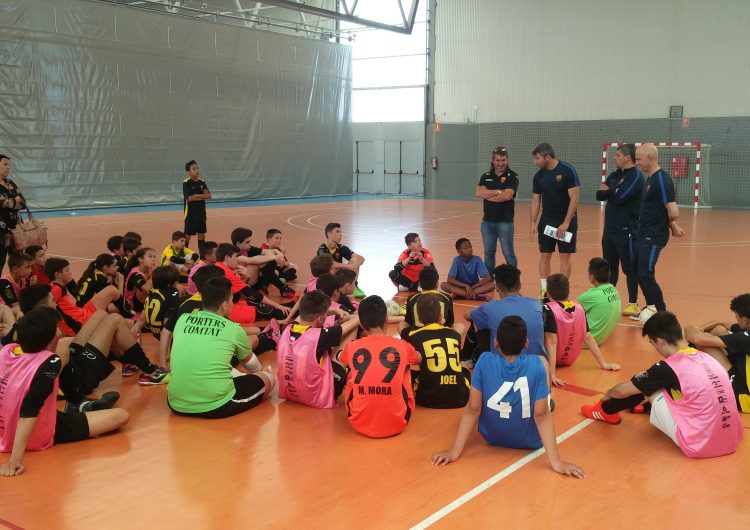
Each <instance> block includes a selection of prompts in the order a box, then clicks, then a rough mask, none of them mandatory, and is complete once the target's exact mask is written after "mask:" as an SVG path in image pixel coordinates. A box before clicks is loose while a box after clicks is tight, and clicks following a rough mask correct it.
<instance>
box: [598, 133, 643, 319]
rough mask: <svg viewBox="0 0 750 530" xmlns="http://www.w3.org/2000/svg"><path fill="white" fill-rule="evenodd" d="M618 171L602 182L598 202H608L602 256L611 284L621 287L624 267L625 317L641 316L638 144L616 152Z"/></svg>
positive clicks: (641, 183) (641, 178) (641, 184)
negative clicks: (637, 241) (639, 300)
mask: <svg viewBox="0 0 750 530" xmlns="http://www.w3.org/2000/svg"><path fill="white" fill-rule="evenodd" d="M615 164H616V165H617V170H616V171H613V172H612V173H610V174H609V176H608V177H607V180H606V182H602V184H601V186H600V187H599V191H597V192H596V200H598V201H606V202H607V208H606V210H605V211H604V236H603V237H602V256H603V257H604V259H605V260H607V263H609V271H610V272H609V283H611V284H612V285H617V279H618V276H619V274H618V273H619V268H620V264H621V265H622V272H623V273H625V277H626V278H627V283H628V305H627V306H626V307H625V309H624V310H623V312H622V314H623V315H628V316H629V315H637V314H638V313H639V312H640V308H639V307H638V272H637V269H636V266H637V263H638V262H637V261H636V245H637V243H636V236H637V235H638V214H639V210H640V207H641V193H642V192H643V188H644V183H643V176H642V175H641V172H640V171H639V170H638V168H637V167H636V166H635V145H634V144H624V145H621V146H620V147H618V148H617V151H616V152H615Z"/></svg>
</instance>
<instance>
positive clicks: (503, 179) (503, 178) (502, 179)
mask: <svg viewBox="0 0 750 530" xmlns="http://www.w3.org/2000/svg"><path fill="white" fill-rule="evenodd" d="M504 182H505V176H502V177H500V184H503V183H504Z"/></svg>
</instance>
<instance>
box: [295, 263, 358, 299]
mask: <svg viewBox="0 0 750 530" xmlns="http://www.w3.org/2000/svg"><path fill="white" fill-rule="evenodd" d="M337 270H342V269H336V268H334V261H333V256H331V255H330V254H318V255H317V256H315V257H314V258H313V259H311V260H310V274H311V275H312V276H311V277H310V281H309V282H307V287H305V292H306V293H309V292H311V291H314V290H315V289H316V285H317V281H318V276H320V275H321V274H325V273H327V272H330V273H335V272H336V271H337ZM343 270H351V269H343ZM352 272H354V271H352ZM354 276H355V278H356V276H357V273H356V272H354ZM355 281H356V280H355Z"/></svg>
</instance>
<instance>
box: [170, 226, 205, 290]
mask: <svg viewBox="0 0 750 530" xmlns="http://www.w3.org/2000/svg"><path fill="white" fill-rule="evenodd" d="M186 240H187V236H186V235H185V233H184V232H180V231H179V230H178V231H176V232H172V243H171V244H169V245H167V248H165V249H164V251H163V252H162V253H161V264H162V265H167V264H169V263H171V264H172V265H174V266H175V268H176V269H177V271H178V272H179V273H180V283H187V278H188V273H189V272H190V268H191V267H192V266H193V265H194V264H195V262H197V261H198V254H197V253H196V252H193V251H192V250H190V249H189V248H187V246H186V245H185V241H186Z"/></svg>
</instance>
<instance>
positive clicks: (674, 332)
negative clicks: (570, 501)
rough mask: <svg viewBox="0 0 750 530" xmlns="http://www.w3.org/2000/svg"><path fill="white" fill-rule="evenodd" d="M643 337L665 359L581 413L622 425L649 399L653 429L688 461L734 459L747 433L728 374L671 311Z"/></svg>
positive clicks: (660, 313)
mask: <svg viewBox="0 0 750 530" xmlns="http://www.w3.org/2000/svg"><path fill="white" fill-rule="evenodd" d="M641 333H642V334H643V336H644V337H648V341H649V342H650V343H651V345H652V346H653V347H654V349H655V350H656V351H657V352H658V353H659V354H660V355H661V356H662V357H663V358H664V359H663V360H661V361H659V362H657V363H656V364H654V365H653V366H652V367H651V368H649V369H648V370H646V371H645V372H642V373H640V374H638V375H636V376H635V377H633V378H632V379H631V380H630V381H628V382H627V383H620V384H619V385H616V386H614V387H612V388H610V389H609V390H608V391H607V393H606V394H605V395H604V398H602V400H601V401H598V402H596V403H595V404H593V405H584V406H583V407H581V413H583V415H584V416H586V417H587V418H591V419H594V420H599V421H603V422H606V423H612V424H618V423H620V422H621V421H622V418H621V417H620V414H619V413H620V412H621V411H623V410H626V409H630V408H633V407H636V406H637V405H639V404H640V403H641V402H643V400H644V399H648V400H649V402H650V403H651V413H650V421H651V424H652V425H653V426H654V427H656V428H657V429H659V430H660V431H662V432H663V433H664V434H666V435H667V436H668V437H669V438H670V439H671V440H672V441H673V442H674V443H675V444H676V445H677V446H678V447H679V448H680V450H682V452H683V454H684V455H685V456H687V457H690V458H711V457H714V456H722V455H728V454H731V453H734V451H735V450H736V448H737V445H738V444H739V442H740V441H741V440H742V437H743V430H744V428H743V425H742V421H741V419H740V415H739V413H738V412H737V405H736V403H735V396H734V391H733V390H732V383H731V382H730V380H729V376H728V375H727V372H726V370H725V369H724V368H723V367H722V366H721V364H720V363H719V362H718V361H717V360H716V359H714V358H713V357H711V356H710V355H709V354H707V353H704V352H702V351H699V350H696V349H695V348H691V347H690V346H689V344H688V343H687V342H686V341H685V339H684V338H683V337H682V328H681V327H680V323H679V321H678V320H677V317H676V316H675V315H674V314H673V313H670V312H669V311H658V312H657V313H655V314H654V315H653V316H652V317H651V318H649V319H648V321H646V323H645V324H644V325H643V330H642V332H641Z"/></svg>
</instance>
